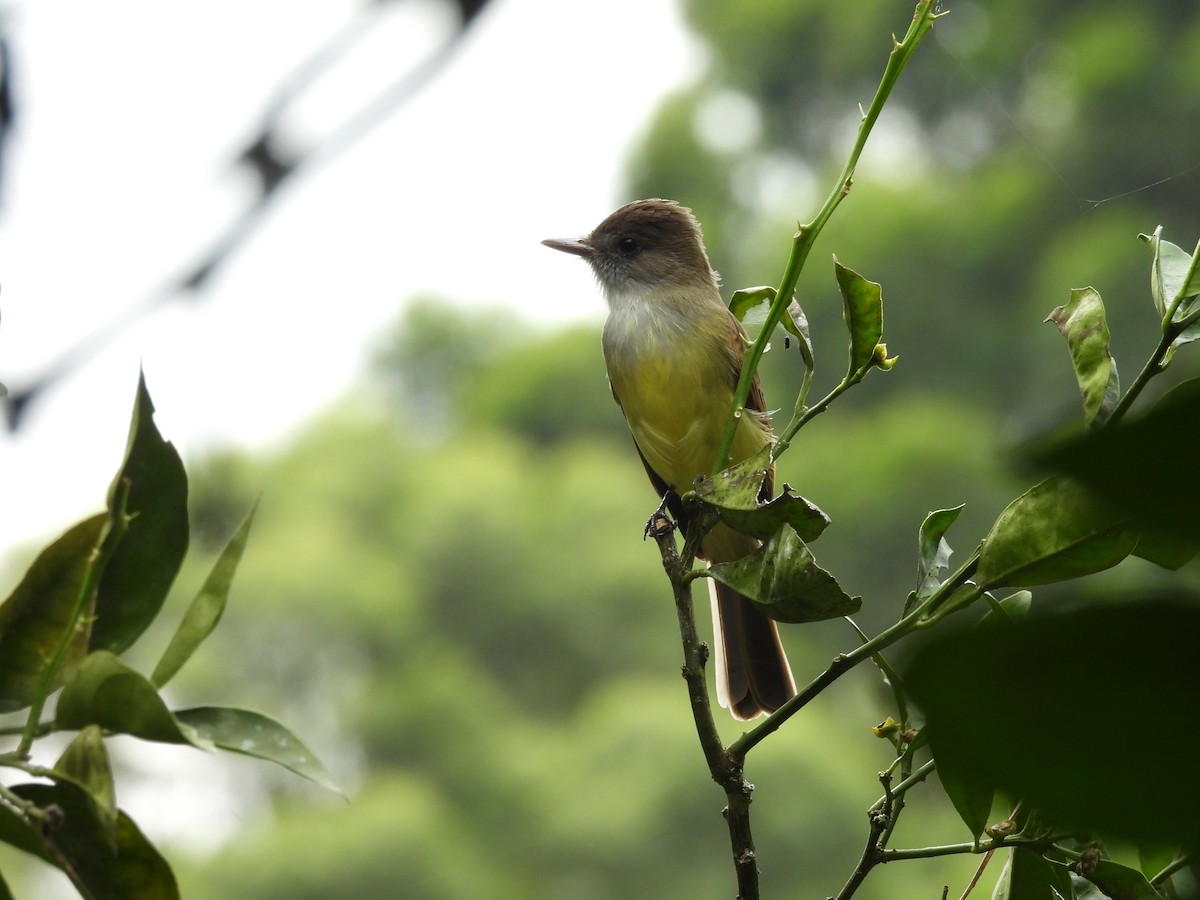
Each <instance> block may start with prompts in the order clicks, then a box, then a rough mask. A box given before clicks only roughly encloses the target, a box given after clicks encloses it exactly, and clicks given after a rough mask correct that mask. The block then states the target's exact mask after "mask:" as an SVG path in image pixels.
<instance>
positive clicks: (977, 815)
mask: <svg viewBox="0 0 1200 900" xmlns="http://www.w3.org/2000/svg"><path fill="white" fill-rule="evenodd" d="M901 677H903V676H901ZM921 734H922V735H924V736H925V739H926V741H927V742H928V741H929V725H928V722H927V723H926V725H925V727H924V728H922V729H921ZM933 758H934V761H935V762H936V763H937V776H938V781H940V782H941V783H942V790H944V791H945V792H946V796H947V797H949V798H950V803H951V804H952V805H953V806H954V811H955V812H957V813H958V816H959V818H960V819H962V820H963V824H964V825H966V826H967V830H968V831H970V832H971V837H973V838H978V837H979V836H980V835H981V834H983V829H985V828H987V825H988V816H989V815H991V812H992V801H993V800H994V799H995V796H996V788H995V786H994V785H992V784H991V783H990V782H989V781H987V780H985V779H981V778H979V777H978V776H977V775H976V774H975V773H974V772H973V771H971V770H970V769H969V768H967V769H964V768H963V767H962V766H961V764H960V762H961V760H960V757H958V756H956V755H955V754H953V753H948V754H946V756H945V758H943V757H941V756H938V755H937V752H936V750H935V751H934V757H933Z"/></svg>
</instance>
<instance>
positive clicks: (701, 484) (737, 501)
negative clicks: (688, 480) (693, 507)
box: [694, 445, 771, 509]
mask: <svg viewBox="0 0 1200 900" xmlns="http://www.w3.org/2000/svg"><path fill="white" fill-rule="evenodd" d="M770 470H771V448H770V446H769V445H768V446H765V447H763V448H762V449H761V450H759V451H758V452H757V453H755V454H754V455H753V456H751V457H749V458H747V459H744V460H742V461H741V462H740V463H737V464H736V465H732V466H730V467H729V468H727V469H722V470H721V471H720V472H718V473H717V474H715V475H708V476H705V477H703V478H697V479H696V483H695V488H694V490H695V494H696V496H697V497H699V498H700V499H701V500H703V501H704V502H705V503H707V504H709V505H710V506H716V507H718V508H721V509H755V508H756V507H757V506H758V502H759V497H760V494H761V492H762V484H763V479H764V478H766V477H767V472H769V471H770Z"/></svg>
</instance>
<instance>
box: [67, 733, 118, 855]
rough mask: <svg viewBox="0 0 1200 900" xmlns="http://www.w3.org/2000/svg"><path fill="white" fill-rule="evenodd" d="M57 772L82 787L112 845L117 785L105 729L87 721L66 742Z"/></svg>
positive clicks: (114, 833)
mask: <svg viewBox="0 0 1200 900" xmlns="http://www.w3.org/2000/svg"><path fill="white" fill-rule="evenodd" d="M54 771H55V773H56V775H62V776H64V777H65V778H67V779H68V780H69V781H71V782H72V783H73V784H75V785H76V786H78V787H80V788H82V789H83V790H84V791H85V792H86V793H87V796H88V799H89V801H90V802H91V804H92V814H93V815H94V816H95V818H96V822H97V824H99V825H100V828H101V831H102V832H103V834H104V838H105V840H106V841H107V842H108V843H109V845H110V846H112V847H113V848H114V849H115V844H116V837H117V817H118V810H117V786H116V782H115V781H114V780H113V772H112V764H111V763H110V762H109V759H108V749H107V748H106V747H105V746H104V732H103V730H102V729H101V728H100V726H99V725H89V726H87V727H86V728H84V729H83V730H82V731H80V732H79V734H77V735H75V739H74V740H73V741H71V743H70V744H68V745H67V749H66V750H64V751H63V754H62V756H60V757H59V758H58V762H56V763H55V764H54Z"/></svg>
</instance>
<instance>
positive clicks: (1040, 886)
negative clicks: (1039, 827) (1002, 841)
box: [992, 847, 1071, 900]
mask: <svg viewBox="0 0 1200 900" xmlns="http://www.w3.org/2000/svg"><path fill="white" fill-rule="evenodd" d="M1011 852H1012V855H1011V856H1010V857H1009V859H1008V861H1007V862H1006V863H1005V864H1004V871H1003V872H1001V874H1000V879H999V881H997V882H996V890H995V891H993V892H992V900H1049V898H1051V897H1054V896H1055V893H1054V892H1055V891H1057V892H1058V896H1060V897H1070V896H1071V890H1070V882H1071V877H1070V875H1069V874H1068V873H1067V870H1066V869H1065V868H1064V867H1062V866H1056V865H1053V864H1052V863H1050V862H1049V861H1047V860H1046V859H1045V858H1044V857H1043V856H1042V855H1041V854H1040V853H1038V852H1036V851H1034V850H1028V849H1026V848H1024V847H1014V848H1013V849H1012V851H1011Z"/></svg>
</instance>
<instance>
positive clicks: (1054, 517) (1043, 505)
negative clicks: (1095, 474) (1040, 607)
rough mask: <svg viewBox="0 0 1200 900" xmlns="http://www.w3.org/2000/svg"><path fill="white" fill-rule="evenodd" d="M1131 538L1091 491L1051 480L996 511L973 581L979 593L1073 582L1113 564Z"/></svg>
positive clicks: (1131, 542)
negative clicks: (998, 513)
mask: <svg viewBox="0 0 1200 900" xmlns="http://www.w3.org/2000/svg"><path fill="white" fill-rule="evenodd" d="M1137 540H1138V534H1137V532H1136V531H1133V530H1131V529H1130V528H1129V527H1128V525H1127V524H1126V523H1125V522H1124V520H1123V519H1122V518H1121V517H1120V516H1118V515H1117V513H1116V512H1114V511H1113V509H1112V507H1111V506H1109V505H1108V504H1107V503H1104V502H1103V501H1101V500H1100V499H1098V498H1097V497H1096V495H1095V494H1094V493H1092V492H1091V491H1089V490H1088V489H1087V488H1085V487H1084V486H1083V485H1081V484H1080V483H1079V482H1078V481H1075V480H1073V479H1071V478H1066V477H1064V476H1053V477H1051V478H1048V479H1046V480H1045V481H1042V482H1040V483H1039V484H1036V485H1034V486H1033V487H1031V488H1030V489H1029V490H1028V491H1026V492H1025V493H1024V494H1022V495H1021V496H1020V497H1018V498H1017V499H1016V500H1014V501H1013V502H1012V503H1010V504H1009V505H1008V506H1007V507H1005V508H1004V510H1003V512H1001V513H1000V516H999V517H998V518H997V519H996V523H995V524H994V525H993V526H992V530H991V531H990V532H989V533H988V536H987V537H986V538H984V541H983V547H982V551H981V553H980V557H979V569H978V571H977V577H978V579H979V583H980V585H981V586H983V588H984V589H985V590H991V589H993V588H997V587H1004V586H1010V587H1033V586H1034V585H1039V584H1050V583H1052V582H1055V581H1066V580H1069V579H1073V578H1079V577H1081V576H1083V575H1090V574H1092V573H1093V572H1100V571H1102V570H1104V569H1107V568H1110V567H1112V566H1115V565H1116V564H1117V563H1119V562H1120V561H1121V560H1123V559H1124V558H1125V557H1127V556H1128V555H1129V554H1130V553H1131V552H1132V550H1133V548H1134V546H1135V545H1136V544H1137Z"/></svg>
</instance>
